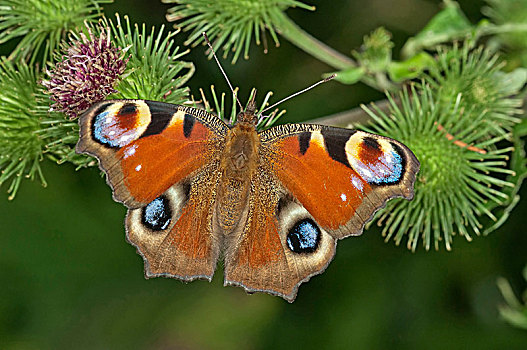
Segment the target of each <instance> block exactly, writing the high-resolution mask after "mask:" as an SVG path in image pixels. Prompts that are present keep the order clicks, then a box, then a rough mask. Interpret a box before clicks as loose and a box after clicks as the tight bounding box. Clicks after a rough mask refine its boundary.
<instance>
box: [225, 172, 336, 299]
mask: <svg viewBox="0 0 527 350" xmlns="http://www.w3.org/2000/svg"><path fill="white" fill-rule="evenodd" d="M251 187H252V188H251V197H250V198H249V215H248V220H247V222H246V224H245V226H243V227H242V228H241V229H240V230H239V232H235V233H234V234H233V235H232V236H233V237H231V238H228V241H227V242H228V244H227V245H226V247H227V250H226V252H225V284H226V285H237V286H241V287H243V288H244V289H245V290H246V291H248V292H267V293H270V294H273V295H278V296H281V297H283V298H284V299H286V300H288V301H289V302H292V301H293V300H294V299H295V297H296V293H297V289H298V286H299V285H300V284H301V283H302V282H305V281H307V280H308V279H309V278H310V277H311V276H312V275H314V274H317V273H320V272H322V271H323V270H324V269H325V268H326V266H327V265H328V264H329V262H330V261H331V259H332V258H333V256H334V254H335V239H334V238H333V237H332V236H331V235H329V234H328V233H327V232H326V231H325V230H324V229H322V228H320V226H319V225H318V224H317V223H316V222H315V221H314V218H313V216H312V215H311V214H310V213H309V212H308V211H307V210H306V209H305V208H304V207H303V206H302V205H301V204H299V203H298V202H297V201H295V200H294V199H293V198H292V197H290V195H289V194H287V192H286V191H285V189H284V188H283V187H282V186H281V185H280V183H279V182H277V181H276V179H275V178H274V176H273V175H272V174H271V173H270V172H269V171H268V169H267V166H266V165H265V164H262V165H261V167H260V169H258V171H257V172H256V173H255V174H254V176H253V179H252V181H251Z"/></svg>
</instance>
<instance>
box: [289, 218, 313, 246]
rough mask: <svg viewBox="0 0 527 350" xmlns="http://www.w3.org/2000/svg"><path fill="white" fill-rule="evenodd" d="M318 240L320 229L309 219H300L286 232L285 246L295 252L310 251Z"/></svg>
mask: <svg viewBox="0 0 527 350" xmlns="http://www.w3.org/2000/svg"><path fill="white" fill-rule="evenodd" d="M319 242H320V229H319V228H318V225H317V224H316V223H315V222H314V221H313V220H311V219H303V220H300V221H299V222H297V223H296V224H295V226H293V227H292V228H291V230H289V233H288V234H287V246H288V247H289V249H291V251H293V252H295V253H312V252H314V251H315V250H316V249H317V247H318V243H319Z"/></svg>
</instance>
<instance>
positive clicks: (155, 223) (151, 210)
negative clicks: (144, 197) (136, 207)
mask: <svg viewBox="0 0 527 350" xmlns="http://www.w3.org/2000/svg"><path fill="white" fill-rule="evenodd" d="M141 219H142V222H143V225H145V226H146V227H148V228H149V229H151V230H153V231H162V230H165V229H166V228H167V227H168V225H170V221H171V219H172V212H171V210H170V205H169V203H168V199H167V198H165V197H164V196H161V197H158V198H156V199H154V200H153V201H152V202H150V203H149V204H148V205H147V206H146V207H144V208H143V213H142V215H141Z"/></svg>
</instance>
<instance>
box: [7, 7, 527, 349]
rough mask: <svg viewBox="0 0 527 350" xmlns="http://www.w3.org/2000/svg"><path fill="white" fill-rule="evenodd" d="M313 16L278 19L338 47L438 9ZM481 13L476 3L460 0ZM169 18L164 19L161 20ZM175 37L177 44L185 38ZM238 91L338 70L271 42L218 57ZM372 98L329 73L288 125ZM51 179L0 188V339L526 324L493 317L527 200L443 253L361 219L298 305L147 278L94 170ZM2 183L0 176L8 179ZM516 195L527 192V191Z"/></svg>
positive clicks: (177, 344)
mask: <svg viewBox="0 0 527 350" xmlns="http://www.w3.org/2000/svg"><path fill="white" fill-rule="evenodd" d="M310 4H314V5H316V6H317V11H315V12H309V11H305V10H300V9H290V10H288V12H287V14H288V15H289V16H290V17H291V18H293V19H294V20H295V21H296V22H297V24H299V25H300V26H301V27H302V28H304V29H305V30H306V31H307V32H309V33H311V34H313V35H314V36H315V37H317V38H319V39H320V40H322V41H324V42H325V43H327V44H328V45H330V46H332V47H334V48H335V49H337V50H340V51H341V52H343V53H347V54H349V52H350V50H351V49H354V48H357V47H359V46H360V44H361V42H362V37H363V36H364V35H365V34H367V33H369V32H370V31H371V30H373V29H375V28H376V27H377V26H380V25H382V26H385V27H386V28H387V29H388V30H390V31H391V32H392V33H393V40H394V42H395V44H396V47H395V49H394V52H395V56H397V52H398V51H399V49H400V48H401V46H402V44H403V43H404V41H405V40H406V39H407V38H408V37H409V36H411V35H412V34H415V33H416V32H418V31H419V29H420V28H422V26H424V25H425V24H426V22H427V21H428V20H429V19H430V17H431V16H433V15H434V14H435V13H436V12H437V11H439V9H440V6H439V4H440V2H439V1H425V0H393V1H388V0H373V1H342V0H338V1H337V0H332V1H311V2H310ZM460 4H461V7H462V9H463V10H464V11H465V13H466V14H467V15H468V16H469V18H470V19H471V20H472V21H473V22H476V21H477V20H478V19H480V18H481V16H482V15H481V13H480V8H481V6H482V5H483V2H481V1H468V0H466V1H461V2H460ZM167 8H169V6H168V5H163V4H161V3H158V2H155V1H147V0H143V1H140V0H135V1H124V0H117V1H116V2H115V3H114V4H112V5H108V6H106V13H107V14H108V15H112V14H113V13H114V12H115V11H118V12H119V13H120V14H121V15H124V14H128V15H129V16H130V17H131V19H132V21H135V22H145V23H147V24H148V25H149V26H151V25H156V26H158V25H160V24H162V23H166V21H165V19H164V14H165V12H166V9H167ZM168 25H169V26H170V24H168ZM185 37H186V34H185V33H182V34H179V35H178V36H177V37H176V41H177V42H178V43H179V44H180V45H182V43H183V41H184V39H185ZM204 51H205V49H204V48H203V47H201V46H200V47H197V48H196V49H194V50H193V51H192V53H191V54H189V55H188V56H186V60H189V61H193V62H194V63H195V65H196V74H195V76H194V78H192V79H191V81H190V83H189V86H190V87H191V89H192V92H193V93H194V94H195V95H196V96H198V88H200V87H204V88H208V86H210V85H211V84H214V85H215V86H216V88H217V89H218V90H219V91H227V85H226V84H225V82H224V80H223V77H222V76H221V74H220V71H219V70H218V68H217V66H216V65H215V63H214V62H213V61H208V60H207V59H206V58H205V56H204ZM222 62H223V64H224V66H225V69H226V71H227V73H228V75H229V76H230V79H231V80H232V81H233V83H234V84H235V85H238V86H240V88H241V98H242V100H245V99H246V98H247V96H248V94H249V91H250V89H251V88H252V87H256V88H258V90H259V92H260V97H262V95H263V93H264V92H267V91H269V90H272V91H274V97H275V99H274V100H275V101H276V100H277V99H279V98H281V97H283V96H285V95H288V94H290V93H292V92H294V91H297V90H299V89H301V88H303V87H305V86H307V85H308V84H311V83H312V82H314V81H317V80H318V79H319V78H320V76H321V74H323V73H325V72H329V71H332V70H333V69H332V68H330V67H328V66H326V65H325V64H323V63H320V62H318V61H317V60H315V59H314V58H312V57H311V56H309V55H307V54H305V53H304V52H302V51H300V50H299V49H297V48H296V47H294V46H292V45H291V44H290V43H289V42H287V41H286V40H281V46H280V47H279V48H275V47H271V48H270V52H269V53H268V54H266V55H265V54H263V53H262V48H261V47H256V46H253V47H252V49H251V52H250V59H249V60H248V61H245V60H240V61H239V62H238V63H237V64H236V65H231V64H230V60H222ZM382 97H383V95H382V94H381V93H379V92H377V91H375V90H372V89H370V88H368V87H366V86H364V85H362V84H357V85H354V86H351V87H350V86H344V85H341V84H339V83H337V82H331V83H328V84H325V85H323V86H321V87H318V88H317V89H315V90H313V91H311V92H309V93H306V94H304V95H301V96H299V97H296V98H295V99H293V100H291V101H288V102H287V103H284V105H283V108H285V109H287V110H288V113H287V114H286V117H285V119H284V121H302V120H307V119H311V118H316V117H321V116H324V115H328V114H331V113H335V112H340V111H343V110H346V109H350V108H354V107H356V106H358V104H359V103H367V102H370V101H373V100H377V99H381V98H382ZM43 167H44V171H45V174H46V178H47V180H48V183H49V185H48V187H47V188H45V189H44V188H42V187H41V186H40V184H39V183H37V182H29V181H25V182H24V183H23V184H22V188H21V190H20V191H19V193H18V195H17V197H16V199H15V200H14V201H12V202H9V201H7V195H6V194H4V195H3V199H0V224H1V226H0V227H1V229H0V348H1V349H71V348H75V349H121V348H126V349H264V348H283V349H295V348H304V349H327V348H353V349H386V348H390V349H422V348H426V349H447V348H448V349H526V348H527V332H525V331H522V330H519V329H515V328H512V327H511V326H509V325H508V324H506V323H505V322H504V321H503V320H501V319H500V318H499V315H498V312H497V307H498V305H499V304H500V303H503V300H502V297H501V295H500V293H499V291H498V289H497V287H496V278H497V277H498V276H504V277H506V278H507V279H509V281H511V282H512V284H513V287H514V288H515V290H516V292H517V293H519V292H520V291H522V290H523V289H525V288H526V285H525V282H524V281H523V280H522V279H521V270H522V268H523V267H524V265H525V264H526V263H527V258H526V257H527V232H526V229H525V224H524V222H523V220H524V219H525V216H524V215H525V214H526V212H527V207H526V204H525V201H523V202H521V203H520V205H519V206H518V207H517V208H516V209H515V210H514V212H513V213H512V216H511V217H510V219H509V220H508V222H507V223H506V224H505V225H504V226H503V227H502V228H501V229H500V230H498V231H496V232H494V233H492V234H491V235H490V236H488V237H474V240H473V242H471V243H469V242H466V241H465V240H464V239H463V238H459V237H456V239H455V240H454V249H453V251H452V252H446V251H444V249H441V250H440V251H439V252H436V251H431V252H425V251H423V249H422V248H419V249H418V251H417V252H416V253H412V252H410V251H408V250H406V248H405V247H402V246H401V247H396V246H395V245H394V244H393V242H389V243H384V242H383V238H382V237H381V234H380V231H379V230H378V229H377V228H376V227H372V228H370V229H369V230H367V231H366V232H365V234H364V235H362V236H361V237H358V238H348V239H346V240H343V241H341V242H340V243H339V246H338V253H337V255H336V258H335V259H334V261H333V262H332V263H331V264H330V266H329V268H328V269H327V270H326V272H325V273H323V274H322V275H319V276H316V277H314V278H313V279H312V280H311V281H310V282H308V283H306V284H303V285H302V286H301V287H300V290H299V295H298V298H297V300H296V301H295V302H294V303H293V304H288V303H287V302H285V301H284V300H282V299H280V298H277V297H272V296H269V295H264V294H255V295H246V294H245V293H244V292H243V290H241V289H240V288H234V287H223V286H222V282H223V280H222V271H221V268H220V269H219V271H217V274H216V275H215V278H214V280H213V281H212V283H210V284H209V283H208V282H206V281H195V282H192V283H190V284H184V283H181V282H179V281H176V280H168V279H163V278H158V279H151V280H145V279H144V277H143V261H142V259H141V257H140V256H139V255H137V254H136V252H135V248H133V247H132V246H130V245H129V244H127V243H126V242H125V240H124V228H123V219H124V215H125V212H126V210H125V208H124V207H123V206H122V205H121V204H118V203H115V202H113V201H112V199H111V191H110V188H109V187H108V186H107V185H106V183H105V181H104V179H103V178H102V177H101V176H100V172H99V171H98V169H89V170H80V171H75V169H74V167H73V166H71V165H61V166H58V165H55V164H52V163H50V162H48V161H46V162H44V165H43ZM3 190H4V191H5V190H6V187H3ZM526 194H527V193H526V191H525V190H523V195H524V196H525V195H526Z"/></svg>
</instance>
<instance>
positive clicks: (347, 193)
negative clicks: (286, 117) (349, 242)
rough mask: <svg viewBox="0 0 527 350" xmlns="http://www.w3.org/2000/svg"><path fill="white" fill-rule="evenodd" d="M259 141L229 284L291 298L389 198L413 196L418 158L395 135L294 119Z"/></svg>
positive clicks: (230, 262) (228, 263) (232, 253)
mask: <svg viewBox="0 0 527 350" xmlns="http://www.w3.org/2000/svg"><path fill="white" fill-rule="evenodd" d="M260 139H261V142H262V145H261V148H262V149H261V152H260V153H261V159H260V169H259V170H258V172H257V175H255V177H254V179H253V187H254V190H253V191H252V193H253V197H251V199H250V201H249V203H250V205H251V208H250V210H251V211H250V214H249V222H248V224H247V225H246V226H245V228H244V230H243V232H240V234H239V236H238V242H237V244H235V245H231V246H232V247H233V248H232V249H231V250H230V251H228V254H227V255H226V256H227V258H226V261H225V265H226V267H225V271H226V276H225V283H226V284H234V285H240V286H243V287H244V288H245V289H246V290H247V291H249V292H253V291H266V292H269V293H271V294H276V295H280V296H282V297H284V298H285V299H286V300H288V301H293V300H294V298H295V296H296V293H297V289H298V286H299V285H300V284H301V283H302V282H304V281H306V280H308V279H309V278H310V277H311V276H313V275H315V274H318V273H321V272H322V271H323V270H324V269H325V268H326V266H327V265H328V264H329V262H330V261H331V259H332V258H333V256H334V254H335V247H336V241H337V240H338V239H340V238H343V237H347V236H349V235H358V234H361V233H362V230H363V227H364V225H365V223H366V222H368V221H369V220H371V218H372V217H373V214H374V213H375V211H377V210H378V209H379V208H381V207H382V206H384V205H385V203H386V201H387V200H388V199H390V198H393V197H404V198H407V199H411V198H412V197H413V183H414V181H415V175H416V173H417V171H418V169H419V162H418V161H417V159H416V158H415V156H414V155H413V153H412V152H411V151H410V150H409V149H408V148H407V147H406V146H404V145H403V144H401V143H399V142H397V141H395V140H391V139H388V138H385V137H382V136H378V135H373V134H368V133H365V132H360V131H355V130H349V129H340V128H332V127H325V126H320V125H300V124H292V125H284V126H278V127H274V128H271V129H269V130H267V131H264V132H262V133H260ZM262 198H263V200H262Z"/></svg>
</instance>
